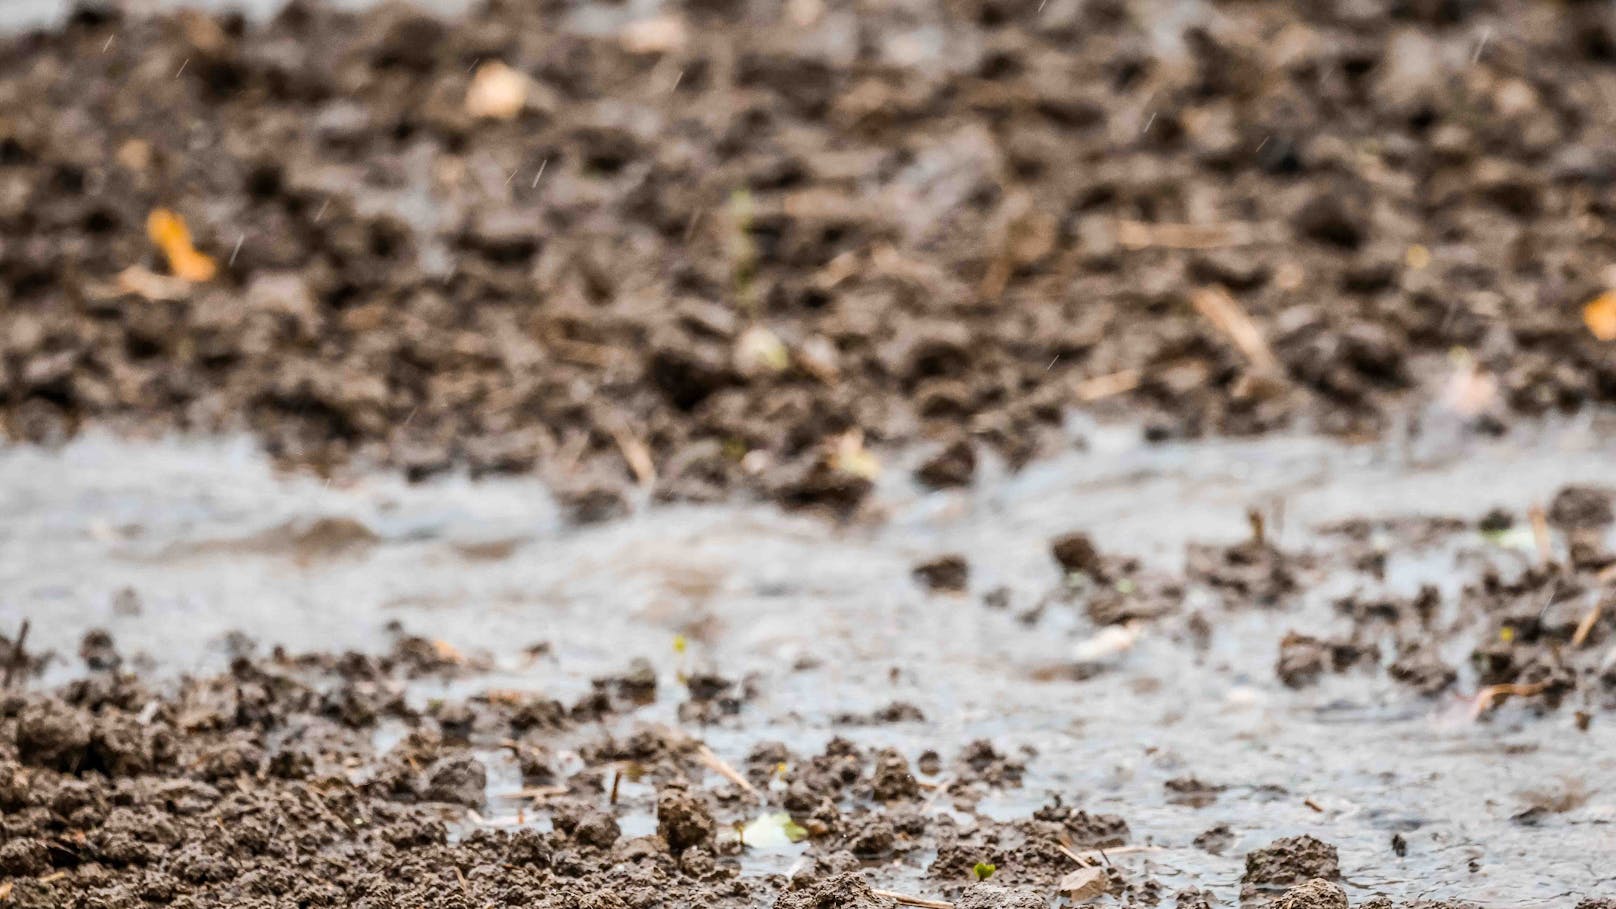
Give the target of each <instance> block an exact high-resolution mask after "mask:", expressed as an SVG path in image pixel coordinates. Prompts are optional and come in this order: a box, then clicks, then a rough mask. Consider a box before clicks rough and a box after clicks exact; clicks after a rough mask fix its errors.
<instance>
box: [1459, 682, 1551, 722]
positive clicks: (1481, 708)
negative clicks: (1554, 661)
mask: <svg viewBox="0 0 1616 909" xmlns="http://www.w3.org/2000/svg"><path fill="white" fill-rule="evenodd" d="M1548 687H1549V683H1548V682H1531V683H1529V684H1519V683H1505V684H1502V685H1488V686H1487V687H1486V688H1483V689H1481V690H1480V691H1478V692H1476V701H1475V703H1474V704H1473V705H1471V708H1470V716H1471V718H1472V719H1476V718H1479V717H1480V716H1481V715H1482V714H1484V713H1486V712H1487V711H1489V710H1491V709H1492V708H1493V705H1494V704H1496V703H1497V702H1498V699H1499V698H1504V697H1520V698H1529V697H1531V696H1533V695H1535V694H1542V693H1543V691H1544V689H1546V688H1548Z"/></svg>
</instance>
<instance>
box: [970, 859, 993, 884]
mask: <svg viewBox="0 0 1616 909" xmlns="http://www.w3.org/2000/svg"><path fill="white" fill-rule="evenodd" d="M998 870H999V866H998V865H995V864H993V863H991V862H977V863H976V867H975V868H972V869H971V873H972V874H974V875H976V879H977V880H979V881H985V880H987V879H988V878H990V877H992V876H993V872H995V871H998Z"/></svg>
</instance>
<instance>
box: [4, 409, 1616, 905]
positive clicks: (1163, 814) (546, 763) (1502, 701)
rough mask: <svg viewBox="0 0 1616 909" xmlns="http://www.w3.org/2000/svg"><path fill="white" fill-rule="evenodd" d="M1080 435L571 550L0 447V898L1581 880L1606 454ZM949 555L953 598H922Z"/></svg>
mask: <svg viewBox="0 0 1616 909" xmlns="http://www.w3.org/2000/svg"><path fill="white" fill-rule="evenodd" d="M1087 438H1088V440H1089V443H1088V444H1089V450H1088V451H1087V452H1085V453H1081V454H1069V455H1064V456H1060V457H1058V458H1054V459H1051V460H1046V461H1043V462H1041V463H1039V464H1036V465H1033V466H1032V467H1030V468H1028V469H1027V470H1025V471H1022V472H1020V473H1017V474H1014V475H1006V476H1001V477H998V478H995V479H993V480H991V481H990V482H988V483H986V484H984V485H983V488H979V489H976V490H971V491H963V490H956V491H946V492H934V491H929V490H927V489H926V487H924V486H922V485H920V484H918V483H915V482H913V481H911V480H909V479H907V476H908V475H907V473H906V472H902V471H895V472H893V473H892V474H890V475H889V476H888V477H887V478H886V479H885V480H883V482H882V484H881V485H880V486H879V488H878V489H877V490H876V491H875V493H874V498H875V501H876V503H877V504H878V505H879V507H880V509H881V510H882V511H883V513H884V514H885V515H886V520H884V521H882V522H879V523H874V524H868V525H856V526H851V527H837V526H833V525H829V524H827V523H825V522H823V521H820V520H816V519H812V518H808V517H793V516H791V515H788V514H783V513H781V512H780V511H778V510H775V509H773V508H769V507H766V506H740V505H729V506H678V507H673V506H664V507H662V508H656V509H651V510H649V511H647V512H645V513H643V514H640V515H636V516H634V517H630V518H628V519H626V520H623V521H619V522H614V523H612V524H608V525H604V526H601V527H597V528H587V529H578V528H576V527H573V526H571V525H570V523H569V522H568V520H567V518H566V514H565V508H564V507H563V505H562V504H560V503H559V502H557V501H556V499H555V497H553V496H551V495H550V494H548V493H546V492H545V491H544V490H543V489H542V487H540V486H539V485H538V484H537V483H534V482H532V481H528V480H505V481H500V480H491V481H490V480H484V481H479V482H471V481H469V480H468V479H466V478H464V477H451V478H444V479H439V480H435V481H432V482H428V483H424V484H410V483H408V482H406V481H405V480H403V479H402V478H398V477H396V476H389V475H381V476H373V477H368V478H364V479H362V480H357V481H349V482H346V483H332V484H326V483H325V482H324V481H322V480H319V479H317V478H314V477H310V476H307V475H306V474H303V473H300V472H294V473H289V474H288V473H281V472H278V471H276V470H274V469H272V468H271V466H270V465H269V463H267V462H266V461H265V460H264V458H263V456H262V455H261V454H259V453H258V452H257V451H256V444H255V443H254V442H253V441H251V440H249V439H241V440H238V441H236V442H233V443H220V442H184V441H178V440H176V441H170V442H167V443H163V444H159V445H146V444H143V445H133V446H131V445H130V444H128V443H125V442H119V441H117V440H115V439H112V438H110V437H107V436H105V435H101V434H92V435H91V436H90V437H87V438H85V439H82V440H80V441H78V442H75V443H73V444H71V445H69V446H68V447H67V448H66V449H65V450H63V451H60V452H47V451H43V450H38V449H18V450H15V451H12V452H9V453H7V454H6V455H5V457H4V458H0V488H4V489H5V490H6V495H7V500H6V501H5V503H4V505H5V506H6V508H7V511H8V513H9V514H12V515H14V516H16V518H15V521H14V523H13V524H12V525H11V526H10V528H9V529H8V531H7V533H6V535H5V537H4V539H3V540H0V555H3V559H0V582H3V584H4V589H5V590H6V591H7V594H6V596H5V598H4V600H3V601H0V624H3V626H4V627H3V628H0V634H4V635H6V636H7V638H8V641H9V638H10V637H12V636H14V635H13V632H12V631H11V630H10V629H11V628H13V627H15V626H16V625H17V624H18V623H19V622H20V620H21V619H22V618H24V617H27V618H30V619H31V620H32V631H31V634H30V637H29V641H30V643H29V645H28V647H27V651H28V653H29V655H30V657H31V660H32V661H41V660H42V662H40V663H34V664H33V665H32V666H31V669H30V671H29V672H28V673H26V674H25V676H24V680H23V681H24V682H25V684H20V685H19V684H15V683H14V686H13V688H12V689H11V691H10V693H9V694H8V696H7V698H6V700H5V706H4V710H3V711H0V714H3V717H4V718H3V720H0V756H3V757H0V760H3V762H5V766H6V770H7V772H8V773H12V774H14V775H17V777H16V778H18V779H21V780H24V781H25V783H17V784H14V785H13V786H12V788H10V789H8V790H7V795H6V798H8V799H10V800H11V801H8V803H7V811H6V817H7V821H6V825H7V826H6V828H5V832H6V843H5V845H4V847H3V848H0V854H3V855H4V856H5V857H6V862H7V865H6V873H7V874H9V875H10V878H8V880H9V881H10V882H12V884H13V886H12V889H11V891H10V894H11V895H10V897H9V898H10V899H11V900H13V901H16V902H18V904H20V905H25V906H57V905H85V906H90V905H143V904H146V903H155V904H164V903H172V904H177V905H198V906H201V905H213V904H217V903H219V902H221V901H225V902H230V903H231V904H237V903H240V904H243V905H256V904H260V903H261V904H263V905H278V903H277V902H276V900H285V899H293V900H295V901H301V902H304V903H306V904H309V905H321V902H320V901H321V900H325V901H327V902H329V903H330V904H335V905H344V904H359V905H366V904H374V905H381V906H391V905H399V906H411V905H438V904H442V903H443V902H444V901H448V902H449V903H451V904H456V905H458V904H461V903H462V902H463V903H464V904H465V905H468V906H484V905H502V904H510V903H511V902H512V901H515V904H523V903H537V904H539V905H556V906H562V905H565V906H574V905H580V906H581V905H596V904H602V905H604V904H608V903H609V904H611V905H617V901H619V900H620V901H622V903H623V904H624V905H653V904H657V903H658V901H670V900H671V901H673V902H676V903H690V904H698V905H735V906H742V905H747V906H752V905H781V906H785V907H792V906H798V905H819V906H876V905H881V906H885V905H888V903H887V902H886V901H885V899H886V898H884V897H881V896H880V895H878V894H877V893H876V892H875V891H884V892H896V893H901V894H908V895H916V896H920V897H923V898H929V899H935V900H946V901H949V902H951V903H953V904H954V905H955V906H972V905H983V906H1002V905H1018V906H1019V905H1028V906H1033V905H1045V904H1047V902H1048V901H1049V900H1051V899H1054V898H1055V897H1056V896H1057V895H1058V894H1059V893H1061V892H1063V888H1066V889H1065V892H1071V893H1073V894H1090V895H1088V896H1081V897H1074V899H1077V898H1080V899H1081V900H1082V901H1084V902H1092V903H1094V904H1096V905H1137V906H1146V905H1166V906H1174V905H1184V906H1199V905H1209V906H1219V905H1222V906H1232V905H1236V904H1242V905H1258V904H1265V903H1269V902H1276V903H1278V904H1281V905H1288V906H1310V905H1319V906H1324V905H1340V903H1339V901H1338V900H1339V899H1346V900H1349V901H1350V904H1351V905H1353V906H1360V905H1380V903H1376V902H1374V901H1373V900H1374V898H1375V897H1377V895H1382V896H1384V897H1385V898H1386V899H1387V900H1389V901H1390V903H1389V904H1390V905H1393V906H1397V905H1403V904H1412V903H1416V902H1418V901H1420V900H1437V901H1449V902H1450V903H1455V904H1457V905H1477V906H1495V905H1497V906H1502V905H1511V906H1513V905H1544V906H1556V905H1575V904H1576V903H1577V901H1578V900H1579V899H1580V898H1582V897H1589V896H1593V895H1597V894H1602V893H1606V892H1609V889H1610V888H1611V887H1612V886H1613V882H1612V881H1611V880H1610V872H1609V869H1608V867H1607V866H1606V864H1605V863H1604V862H1602V861H1601V860H1599V858H1598V856H1599V855H1600V854H1601V851H1602V850H1603V849H1604V848H1605V845H1604V844H1605V843H1606V842H1607V841H1608V835H1609V829H1610V824H1611V823H1612V821H1613V819H1616V814H1613V812H1616V803H1613V802H1612V800H1611V795H1610V792H1609V789H1608V786H1607V785H1606V783H1605V782H1604V781H1605V779H1606V778H1608V777H1609V775H1610V773H1611V772H1612V770H1616V766H1613V765H1612V764H1611V757H1610V756H1611V754H1612V753H1613V751H1612V744H1613V743H1612V740H1611V730H1612V729H1613V728H1616V727H1612V726H1611V724H1610V716H1611V715H1610V712H1609V708H1610V707H1611V705H1612V704H1616V681H1613V679H1616V675H1613V674H1612V672H1611V666H1612V664H1613V662H1616V661H1613V660H1612V654H1613V653H1616V650H1613V644H1616V634H1613V633H1612V632H1613V631H1616V610H1611V609H1605V610H1603V611H1601V612H1599V613H1598V614H1597V615H1596V617H1595V618H1594V619H1593V620H1592V622H1591V623H1589V624H1588V629H1589V630H1588V631H1587V633H1586V634H1584V635H1583V636H1582V637H1581V638H1580V640H1578V629H1579V628H1580V627H1581V626H1582V625H1583V624H1584V622H1585V621H1587V617H1588V615H1590V614H1591V610H1592V607H1594V606H1596V605H1599V604H1601V603H1602V602H1603V598H1602V596H1601V595H1600V591H1601V590H1604V589H1608V585H1604V587H1602V586H1601V583H1600V582H1599V581H1598V580H1597V576H1598V573H1599V572H1600V571H1601V570H1602V569H1603V565H1604V562H1603V560H1601V559H1599V558H1593V557H1591V556H1590V554H1589V553H1591V552H1592V551H1594V550H1596V549H1597V550H1599V551H1603V550H1605V549H1608V547H1609V545H1610V543H1611V535H1610V531H1611V528H1610V526H1609V525H1608V524H1607V523H1605V522H1604V511H1603V509H1602V508H1601V507H1600V505H1599V504H1598V503H1600V502H1604V501H1608V498H1607V497H1606V495H1605V494H1603V493H1599V492H1597V491H1595V490H1594V489H1593V487H1596V486H1598V484H1599V481H1600V478H1602V477H1603V476H1604V475H1605V472H1606V466H1605V465H1606V464H1608V458H1609V457H1610V455H1611V454H1612V452H1611V450H1610V449H1609V447H1608V443H1607V442H1605V441H1604V440H1605V439H1607V438H1608V433H1607V432H1606V431H1605V429H1604V427H1603V426H1601V425H1598V424H1590V423H1586V422H1578V423H1572V424H1565V425H1560V426H1545V427H1539V428H1538V430H1537V431H1535V432H1534V433H1530V434H1522V435H1518V436H1511V437H1509V438H1507V439H1505V440H1502V441H1495V442H1481V441H1477V440H1469V441H1458V442H1455V443H1453V445H1452V447H1450V448H1447V449H1445V450H1443V451H1441V452H1437V451H1432V450H1424V451H1410V450H1409V449H1407V448H1405V447H1403V446H1399V445H1391V444H1388V445H1379V446H1366V447H1360V448H1356V449H1343V448H1341V447H1340V446H1339V445H1337V444H1334V443H1331V442H1328V441H1326V440H1323V439H1318V438H1309V437H1283V436H1281V437H1271V438H1269V439H1266V440H1263V441H1254V442H1242V443H1195V444H1192V445H1184V446H1180V445H1168V446H1162V445H1159V444H1152V443H1148V442H1145V441H1144V440H1142V439H1141V438H1140V434H1139V433H1138V432H1137V431H1136V430H1130V431H1120V430H1107V429H1105V428H1103V427H1097V426H1096V427H1088V428H1087ZM920 457H921V456H920V455H919V454H917V455H916V460H919V459H920ZM25 476H26V477H30V478H32V479H33V480H34V481H35V482H33V483H30V484H23V483H21V482H16V481H17V480H18V479H19V478H21V477H25ZM1501 476H1506V477H1510V478H1511V482H1510V483H1508V484H1502V483H1497V482H1494V485H1493V486H1492V487H1487V486H1485V485H1484V484H1485V483H1486V482H1488V478H1496V477H1501ZM900 481H901V482H900ZM502 483H503V484H505V485H501V484H502ZM1478 489H1485V490H1486V492H1485V493H1484V494H1483V493H1478ZM1566 490H1571V491H1569V492H1568V491H1566ZM1537 506H1541V508H1542V511H1543V514H1544V520H1543V522H1542V526H1543V527H1544V528H1545V529H1546V533H1547V541H1548V545H1549V553H1548V554H1549V559H1548V560H1547V561H1545V559H1544V558H1543V553H1542V552H1540V550H1539V548H1538V543H1537V540H1536V537H1535V536H1534V535H1533V533H1532V531H1531V527H1532V525H1533V519H1532V518H1531V517H1530V515H1531V514H1532V513H1534V511H1535V507H1537ZM1248 508H1255V509H1256V511H1257V512H1258V514H1259V515H1260V520H1257V521H1253V519H1251V518H1250V517H1249V516H1248V514H1247V509H1248ZM1258 526H1260V527H1261V533H1262V535H1263V538H1262V540H1261V541H1260V542H1259V541H1258V540H1256V539H1255V531H1256V528H1257V527H1258ZM947 556H953V557H955V558H957V559H958V560H960V561H962V562H963V563H964V564H965V565H966V566H967V571H966V575H965V577H964V579H963V581H962V583H963V589H962V590H961V589H955V588H958V587H959V586H960V585H959V584H947V585H943V586H942V587H940V588H939V587H936V585H931V584H928V583H927V582H926V580H927V579H926V577H925V576H921V577H916V576H915V574H914V569H915V567H916V566H917V565H921V564H927V563H937V562H938V561H940V560H943V558H944V557H947ZM945 573H946V572H945ZM1607 605H1608V604H1607ZM92 630H96V633H94V634H87V632H90V631H92ZM102 632H104V633H102ZM277 647H280V648H283V649H280V650H277V649H276V648H277ZM0 649H3V648H0ZM301 654H313V655H312V656H302V655H301ZM1503 684H1509V685H1519V686H1522V687H1521V688H1519V689H1512V690H1511V691H1510V692H1509V693H1505V692H1502V691H1496V692H1495V693H1494V694H1491V695H1484V692H1486V691H1488V690H1489V689H1488V688H1487V686H1489V685H1503ZM703 746H705V747H706V748H707V749H709V751H710V753H711V755H712V758H716V761H714V760H713V759H712V758H709V757H708V756H707V755H706V754H704V753H703V752H702V750H701V749H702V747H703ZM720 766H724V767H727V768H729V769H730V770H732V771H733V773H734V775H735V776H738V777H739V778H740V779H742V780H744V785H743V784H742V783H739V782H736V781H735V779H733V778H731V777H727V776H726V775H725V774H724V773H723V772H721V771H720V770H718V769H715V768H717V767H720ZM614 791H615V800H614V798H613V793H614ZM221 825H222V826H223V828H224V829H225V830H227V831H228V835H220V834H219V831H220V829H221ZM131 831H138V832H131ZM1299 838H1301V839H1299ZM1308 838H1311V839H1308ZM794 839H795V840H797V841H796V842H793V840H794ZM130 841H136V842H138V843H140V844H141V846H140V848H136V847H133V846H128V845H125V844H126V843H128V842H130ZM159 845H160V846H162V847H163V848H161V849H158V848H157V846H159ZM120 850H122V851H120ZM1102 850H1103V852H1104V857H1101V856H1100V854H1099V852H1100V851H1102ZM1068 852H1069V853H1072V854H1073V855H1076V856H1077V858H1073V857H1072V855H1068V854H1067V853H1068ZM979 865H981V866H984V867H985V866H988V865H992V866H993V869H994V870H993V871H992V875H991V877H989V878H988V880H987V881H985V882H979V881H978V880H977V874H978V871H977V868H978V866H979ZM849 873H851V875H852V876H842V875H848V874H849ZM1073 875H1078V879H1077V880H1072V879H1071V877H1072V876H1073ZM1316 880H1317V881H1321V882H1322V883H1315V881H1316ZM989 887H1004V888H1011V890H1010V892H999V891H992V890H989V889H988V888H989ZM1335 887H1340V888H1342V889H1341V891H1340V892H1338V891H1337V890H1335V889H1333V888H1335ZM1092 888H1099V889H1092ZM1017 889H1024V890H1025V891H1026V892H1023V893H1019V894H1018V893H1016V892H1015V891H1016V890H1017ZM1091 890H1092V893H1091ZM867 891H868V892H867ZM1063 899H1064V897H1063ZM255 900H256V901H258V902H257V903H255V902H254V901H255ZM366 900H369V901H370V903H366V902H365V901H366ZM1321 901H1322V902H1321Z"/></svg>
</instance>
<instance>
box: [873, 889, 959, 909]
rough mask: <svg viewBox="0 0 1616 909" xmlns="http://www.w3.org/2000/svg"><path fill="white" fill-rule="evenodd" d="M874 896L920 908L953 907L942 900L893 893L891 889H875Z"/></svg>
mask: <svg viewBox="0 0 1616 909" xmlns="http://www.w3.org/2000/svg"><path fill="white" fill-rule="evenodd" d="M874 892H875V895H876V896H880V897H885V898H887V899H889V900H892V901H893V902H895V903H899V904H901V905H904V906H919V907H921V909H954V904H953V903H950V902H946V901H944V900H929V899H926V898H925V897H923V896H910V895H909V894H907V893H894V892H892V891H891V890H876V891H874Z"/></svg>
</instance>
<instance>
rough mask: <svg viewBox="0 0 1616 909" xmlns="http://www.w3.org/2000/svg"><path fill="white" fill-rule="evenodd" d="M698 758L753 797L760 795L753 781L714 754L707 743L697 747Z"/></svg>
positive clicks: (708, 767)
mask: <svg viewBox="0 0 1616 909" xmlns="http://www.w3.org/2000/svg"><path fill="white" fill-rule="evenodd" d="M696 759H697V760H699V761H701V762H702V763H703V764H705V765H707V769H709V770H711V771H712V772H714V773H716V774H718V775H719V776H721V777H723V778H724V779H726V780H729V781H730V782H731V783H734V784H735V785H737V786H739V787H741V789H743V790H745V791H746V793H747V794H748V795H751V796H752V797H753V798H757V797H758V792H757V788H756V787H754V786H753V785H752V783H751V781H750V780H748V779H747V778H746V777H744V776H741V774H740V773H739V772H738V771H737V770H736V769H735V768H734V767H731V766H730V765H729V764H726V763H724V759H723V758H721V757H719V756H718V755H716V754H714V753H713V749H711V748H708V747H707V746H706V745H702V746H700V747H699V748H697V749H696Z"/></svg>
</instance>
